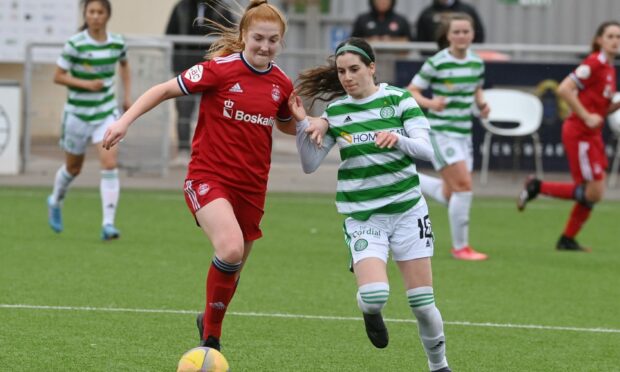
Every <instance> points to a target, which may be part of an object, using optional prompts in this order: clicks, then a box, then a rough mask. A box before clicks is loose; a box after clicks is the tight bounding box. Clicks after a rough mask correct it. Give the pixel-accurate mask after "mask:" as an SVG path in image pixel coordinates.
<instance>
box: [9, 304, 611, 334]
mask: <svg viewBox="0 0 620 372" xmlns="http://www.w3.org/2000/svg"><path fill="white" fill-rule="evenodd" d="M0 308H2V309H31V310H69V311H102V312H117V313H156V314H196V312H197V311H196V310H175V309H129V308H119V307H90V306H45V305H26V304H0ZM227 314H228V315H233V316H245V317H265V318H291V319H312V320H345V321H360V320H361V318H360V317H349V316H330V315H304V314H284V313H255V312H239V311H229V312H227ZM384 320H385V321H386V322H392V323H416V321H415V319H391V318H385V319H384ZM444 324H447V325H456V326H464V327H489V328H514V329H541V330H547V331H573V332H590V333H620V329H614V328H582V327H562V326H545V325H536V324H511V323H488V322H486V323H476V322H461V321H445V320H444Z"/></svg>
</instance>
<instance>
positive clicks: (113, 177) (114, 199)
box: [99, 169, 121, 225]
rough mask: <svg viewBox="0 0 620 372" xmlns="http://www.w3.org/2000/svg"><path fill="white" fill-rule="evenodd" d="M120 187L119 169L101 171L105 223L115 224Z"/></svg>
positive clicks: (102, 205) (100, 187)
mask: <svg viewBox="0 0 620 372" xmlns="http://www.w3.org/2000/svg"><path fill="white" fill-rule="evenodd" d="M120 188H121V187H120V182H119V181H118V169H112V170H102V171H101V184H100V186H99V191H100V192H101V207H102V209H103V224H104V225H108V224H110V225H114V216H115V215H116V205H117V204H118V197H119V194H120Z"/></svg>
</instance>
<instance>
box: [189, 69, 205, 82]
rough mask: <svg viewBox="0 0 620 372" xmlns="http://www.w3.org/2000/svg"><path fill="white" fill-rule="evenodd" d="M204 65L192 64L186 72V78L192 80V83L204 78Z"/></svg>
mask: <svg viewBox="0 0 620 372" xmlns="http://www.w3.org/2000/svg"><path fill="white" fill-rule="evenodd" d="M202 71H203V67H202V65H195V66H192V68H190V69H189V70H187V71H186V72H185V78H186V79H188V80H189V81H191V82H192V83H197V82H199V81H200V79H202Z"/></svg>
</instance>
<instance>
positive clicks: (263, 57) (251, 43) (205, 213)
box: [103, 0, 295, 350]
mask: <svg viewBox="0 0 620 372" xmlns="http://www.w3.org/2000/svg"><path fill="white" fill-rule="evenodd" d="M220 28H221V29H222V32H221V37H220V38H219V39H218V40H217V41H216V42H215V43H214V44H213V45H212V46H211V47H210V49H209V52H208V54H207V57H206V61H205V62H202V63H199V64H197V65H195V66H193V67H191V68H189V69H188V70H186V71H184V72H183V73H181V74H180V75H179V76H177V77H176V78H175V79H171V80H169V81H167V82H165V83H161V84H159V85H156V86H154V87H152V88H150V89H149V90H148V91H146V92H145V93H144V94H143V95H142V96H141V97H140V98H138V100H137V101H136V103H135V104H134V105H133V106H132V107H131V108H130V109H129V110H128V111H127V112H126V113H125V114H124V115H123V116H122V117H121V118H120V119H119V120H118V121H117V122H116V123H114V124H112V125H111V126H110V128H109V129H108V131H107V133H106V134H105V138H104V141H103V146H104V147H105V148H110V147H111V146H114V145H115V144H116V143H118V142H119V141H120V140H121V139H122V138H123V137H124V136H125V134H126V132H127V129H128V128H129V125H131V123H133V122H134V121H135V120H136V119H137V118H138V117H139V116H140V115H142V114H144V113H145V112H147V111H149V110H150V109H152V108H153V107H155V106H157V105H158V104H159V103H161V102H162V101H164V100H166V99H170V98H174V97H178V96H181V95H183V94H196V93H200V94H202V99H201V101H200V112H199V116H198V124H197V126H196V132H195V134H194V139H193V141H192V153H191V160H190V163H189V169H188V172H187V178H186V180H185V199H186V202H187V205H188V206H189V208H190V210H191V212H192V213H193V214H194V217H195V219H196V222H197V223H198V225H199V226H200V227H201V228H202V230H203V231H204V233H205V234H206V235H207V237H208V238H209V240H210V241H211V243H212V245H213V248H214V250H215V256H214V258H213V261H212V263H211V266H210V268H209V273H208V274H207V285H206V286H207V294H206V297H207V299H206V306H205V313H204V314H199V317H198V319H197V322H198V328H199V333H200V339H201V341H200V344H201V345H202V346H208V347H212V348H215V349H218V350H219V349H220V336H221V332H222V321H223V319H224V315H225V313H226V309H227V307H228V304H229V303H230V301H231V299H232V297H233V294H234V292H235V289H236V287H237V282H238V278H239V273H240V271H241V268H242V266H243V264H244V262H245V261H246V259H247V258H248V255H249V254H250V251H251V249H252V243H253V242H254V241H255V240H257V239H258V238H260V237H261V236H262V233H261V230H260V227H259V224H260V221H261V218H262V216H263V208H264V204H265V193H266V189H267V177H268V173H269V167H270V164H271V142H272V137H271V132H272V127H273V126H274V125H276V126H277V127H278V129H280V130H281V131H283V132H285V133H288V134H293V135H294V134H295V124H294V123H289V121H290V120H291V113H290V111H289V109H288V106H287V104H288V97H289V95H290V93H291V91H292V90H293V85H292V83H291V81H290V79H289V78H288V77H287V76H286V74H285V73H284V72H283V71H282V70H280V68H278V67H277V66H276V65H275V64H274V63H273V62H272V60H273V58H274V57H275V55H276V54H277V52H278V51H279V49H280V47H281V44H282V41H283V37H284V32H285V31H286V20H285V18H284V16H283V15H282V13H281V12H280V11H279V10H278V9H277V8H275V7H274V6H273V5H270V4H268V3H267V1H265V0H262V1H261V0H252V1H250V4H249V5H248V6H247V7H246V9H245V12H244V13H243V15H242V17H241V19H240V21H239V25H238V28H235V29H226V28H224V27H223V26H220Z"/></svg>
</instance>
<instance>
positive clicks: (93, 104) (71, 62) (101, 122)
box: [47, 0, 131, 240]
mask: <svg viewBox="0 0 620 372" xmlns="http://www.w3.org/2000/svg"><path fill="white" fill-rule="evenodd" d="M111 15H112V7H111V5H110V2H109V1H108V0H86V1H84V21H85V22H84V26H82V31H81V32H80V33H78V34H76V35H73V36H72V37H71V38H70V39H69V40H68V41H67V42H66V43H65V45H64V47H63V50H62V54H61V56H60V57H59V58H58V61H57V67H56V72H55V74H54V82H55V83H57V84H61V85H66V86H67V87H68V88H69V95H68V99H67V103H66V104H65V108H64V114H63V122H62V136H61V138H60V146H61V148H62V149H63V150H64V151H65V163H64V164H63V165H62V166H61V167H60V168H59V169H58V171H57V172H56V177H55V179H54V189H53V191H52V194H51V195H50V196H49V197H48V198H47V207H48V222H49V225H50V227H51V228H52V230H54V231H55V232H58V233H59V232H61V231H62V230H63V222H62V210H61V207H62V203H63V201H64V199H65V195H66V193H67V190H68V189H69V185H70V184H71V182H72V181H73V180H74V179H75V177H77V175H78V174H79V173H80V171H81V170H82V165H83V164H84V154H85V152H86V146H87V145H88V141H89V140H90V141H91V142H92V143H95V144H98V143H100V142H101V141H102V140H103V134H104V133H105V130H106V128H107V127H108V126H109V125H110V124H112V123H113V122H114V120H116V119H117V118H118V116H119V112H118V107H117V102H116V98H115V92H116V88H115V86H114V81H115V70H116V64H117V63H119V62H120V77H121V80H122V82H123V86H124V99H123V108H124V109H125V110H126V109H128V108H129V106H130V105H131V100H130V94H131V91H130V73H129V64H128V62H127V58H126V55H125V54H126V48H125V41H124V40H123V38H122V37H121V36H120V35H117V34H113V33H109V32H107V31H106V25H107V23H108V20H109V19H110V16H111ZM97 149H98V150H99V159H100V162H101V168H102V170H101V184H100V191H101V205H102V208H103V224H102V225H103V226H102V229H101V238H102V239H103V240H110V239H116V238H118V237H119V236H120V232H119V231H118V230H117V229H116V227H115V226H114V217H115V214H116V206H117V204H118V199H119V193H120V184H119V180H118V169H117V168H116V167H117V154H118V151H116V149H114V151H104V150H103V149H102V148H101V146H97Z"/></svg>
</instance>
